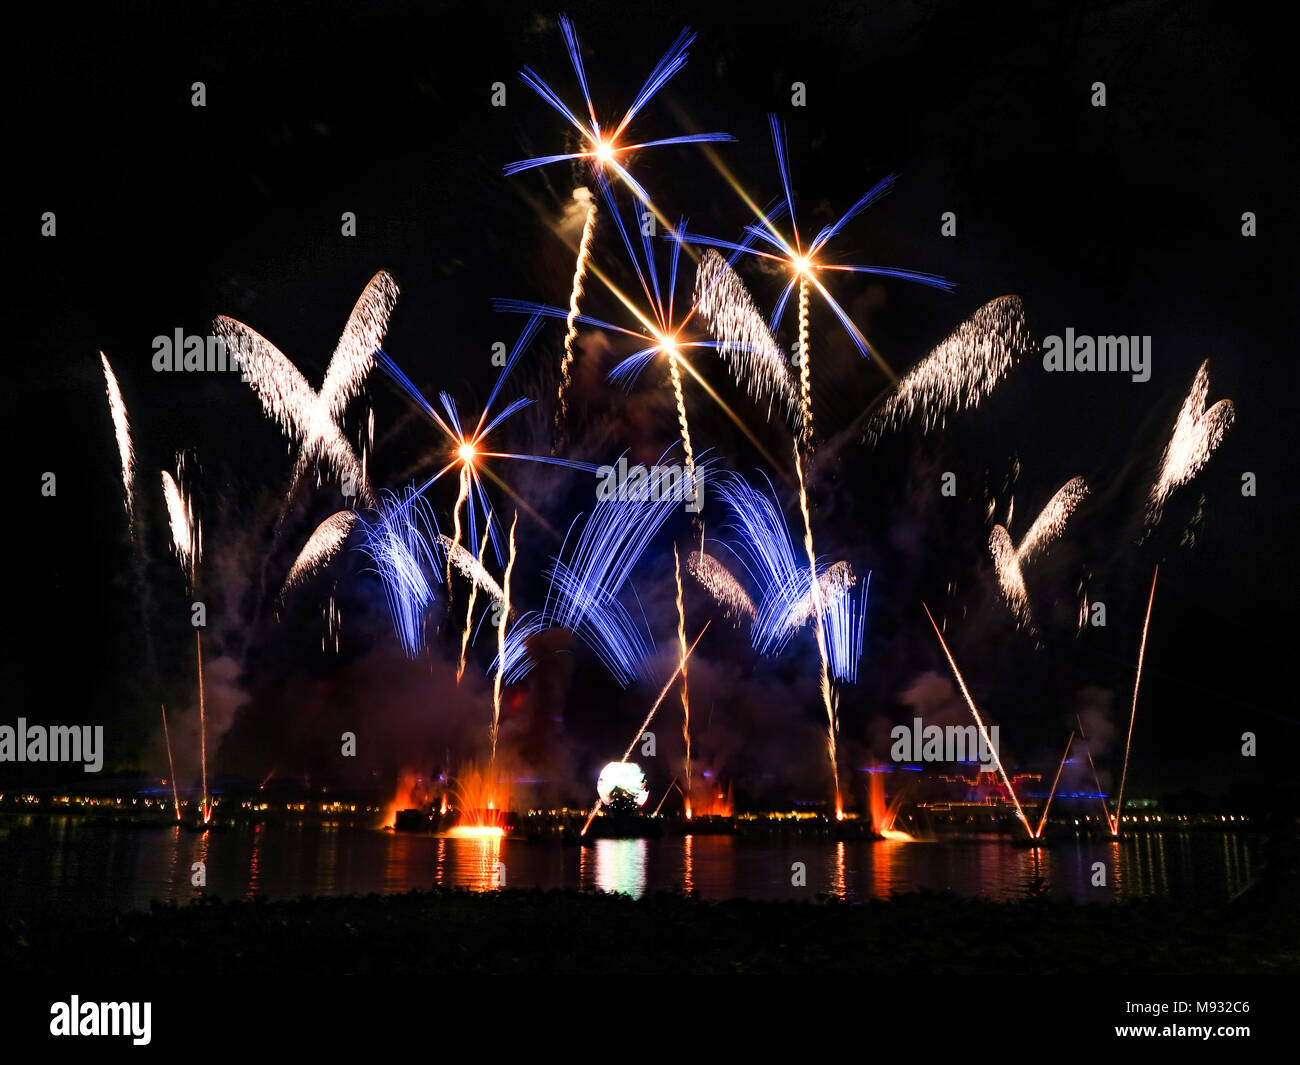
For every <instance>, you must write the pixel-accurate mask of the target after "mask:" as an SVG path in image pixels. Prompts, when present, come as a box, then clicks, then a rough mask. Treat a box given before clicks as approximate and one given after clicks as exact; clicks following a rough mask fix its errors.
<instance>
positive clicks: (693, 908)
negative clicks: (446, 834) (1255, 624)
mask: <svg viewBox="0 0 1300 1065" xmlns="http://www.w3.org/2000/svg"><path fill="white" fill-rule="evenodd" d="M1289 886H1290V885H1288V889H1287V890H1280V891H1279V890H1267V891H1263V892H1252V893H1248V895H1246V896H1243V897H1241V898H1239V899H1238V900H1237V901H1235V902H1233V903H1231V904H1228V905H1223V906H1217V907H1203V906H1197V907H1192V906H1187V905H1181V904H1175V903H1169V902H1163V901H1139V902H1128V903H1118V904H1089V905H1078V904H1074V903H1070V902H1062V901H1057V900H1052V899H1048V898H1046V897H1036V896H1031V897H1028V898H1026V899H1024V900H1022V901H1018V902H1010V903H999V902H987V901H982V900H978V899H969V898H959V897H956V896H952V895H943V894H909V895H899V896H895V897H894V898H892V899H890V900H887V901H886V900H881V901H873V902H869V903H865V904H847V903H843V902H839V901H834V900H819V901H817V902H808V903H792V902H754V901H746V900H735V901H728V902H706V901H702V900H700V899H696V898H690V897H685V896H681V895H655V896H650V897H647V898H644V899H640V900H633V899H631V898H627V897H624V896H617V895H600V894H592V893H580V892H574V891H548V892H542V891H504V892H499V893H492V894H472V893H469V892H465V891H432V892H412V893H410V894H407V895H397V896H386V897H381V896H375V895H371V896H368V897H366V898H357V897H352V898H302V899H298V900H292V901H279V902H268V901H253V902H222V901H219V900H215V899H204V900H199V901H196V902H194V903H191V904H188V905H184V906H170V905H167V906H164V905H156V906H155V907H154V908H153V909H152V910H150V911H149V912H143V913H128V914H100V915H89V914H84V913H83V914H80V915H75V916H74V915H69V914H66V913H62V912H57V911H47V912H42V913H38V914H29V915H27V916H25V917H24V918H22V919H14V918H11V919H7V920H6V921H5V922H4V923H3V925H0V971H5V972H8V973H10V974H11V975H19V974H27V975H35V976H39V975H54V974H63V975H67V974H71V973H77V972H93V973H94V974H95V975H97V976H104V977H109V976H113V975H118V974H121V975H142V974H146V973H147V974H151V975H154V976H165V975H173V974H174V975H177V976H187V975H204V976H207V977H213V976H217V975H223V974H226V975H236V974H238V975H265V974H282V975H296V976H301V975H302V974H305V973H311V974H315V975H320V976H326V975H337V974H341V973H356V974H363V975H371V976H384V977H390V978H391V977H393V976H395V975H401V974H417V973H434V972H437V973H443V974H446V973H455V972H461V973H559V974H580V975H591V974H593V973H630V972H639V973H670V972H671V973H866V974H869V973H879V974H894V973H941V974H953V975H959V974H981V973H1073V974H1077V973H1281V972H1291V973H1295V972H1300V912H1298V911H1300V907H1297V905H1296V903H1297V899H1296V897H1295V896H1294V895H1293V894H1292V893H1291V892H1290V890H1289Z"/></svg>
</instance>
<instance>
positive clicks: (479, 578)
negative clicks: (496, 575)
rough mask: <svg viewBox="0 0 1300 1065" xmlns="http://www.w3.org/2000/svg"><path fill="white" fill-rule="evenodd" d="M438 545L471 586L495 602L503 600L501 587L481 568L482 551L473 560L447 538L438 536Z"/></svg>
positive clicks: (464, 550)
mask: <svg viewBox="0 0 1300 1065" xmlns="http://www.w3.org/2000/svg"><path fill="white" fill-rule="evenodd" d="M438 543H439V544H441V546H442V549H443V551H445V552H446V554H447V561H448V563H449V564H450V565H453V566H455V567H456V569H457V570H459V571H460V574H461V576H463V577H464V578H465V579H466V580H467V581H469V582H470V584H471V586H473V587H476V588H482V589H483V590H484V591H485V592H487V593H488V595H490V596H491V597H492V598H493V599H495V600H497V601H503V600H504V599H505V592H504V591H503V590H502V588H501V585H499V584H498V583H497V582H496V581H495V580H494V579H493V577H492V574H490V573H488V571H487V569H486V568H485V567H484V566H483V562H482V554H483V552H482V550H480V552H479V557H478V558H475V557H474V555H473V554H471V553H470V552H469V551H468V550H467V549H466V548H465V547H463V546H462V545H460V544H457V543H453V542H452V540H451V538H450V537H448V536H442V535H439V537H438Z"/></svg>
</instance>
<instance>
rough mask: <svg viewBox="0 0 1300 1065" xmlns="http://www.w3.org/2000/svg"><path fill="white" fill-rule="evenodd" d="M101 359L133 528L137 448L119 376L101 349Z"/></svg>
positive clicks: (129, 525)
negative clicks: (133, 442)
mask: <svg viewBox="0 0 1300 1065" xmlns="http://www.w3.org/2000/svg"><path fill="white" fill-rule="evenodd" d="M99 361H100V362H101V363H102V364H103V367H104V388H105V390H106V391H107V392H108V412H109V415H110V416H111V417H112V419H113V435H114V436H115V437H116V438H117V454H118V458H119V459H121V463H122V490H123V492H124V500H125V504H126V523H127V527H128V528H131V526H132V524H133V522H134V520H135V448H134V447H133V446H132V444H131V423H130V421H129V420H128V419H127V416H126V403H125V402H124V401H123V399H122V390H121V388H119V387H118V384H117V376H116V375H115V374H114V373H113V368H112V367H111V366H109V364H108V359H107V358H106V357H105V355H104V353H103V352H102V351H101V352H100V353H99Z"/></svg>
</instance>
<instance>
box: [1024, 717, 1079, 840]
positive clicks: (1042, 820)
mask: <svg viewBox="0 0 1300 1065" xmlns="http://www.w3.org/2000/svg"><path fill="white" fill-rule="evenodd" d="M1073 743H1074V729H1071V730H1070V738H1069V739H1068V740H1066V741H1065V753H1064V754H1063V755H1061V764H1060V765H1058V766H1057V767H1056V776H1054V777H1053V778H1052V790H1051V791H1049V792H1048V793H1047V802H1045V803H1044V804H1043V816H1042V817H1040V818H1039V819H1038V828H1037V829H1036V830H1035V831H1034V839H1042V838H1043V826H1044V825H1045V824H1047V814H1048V811H1049V810H1051V808H1052V799H1054V798H1055V797H1056V785H1057V784H1058V783H1060V780H1061V771H1062V770H1063V769H1065V762H1066V759H1067V758H1069V757H1070V745H1071V744H1073Z"/></svg>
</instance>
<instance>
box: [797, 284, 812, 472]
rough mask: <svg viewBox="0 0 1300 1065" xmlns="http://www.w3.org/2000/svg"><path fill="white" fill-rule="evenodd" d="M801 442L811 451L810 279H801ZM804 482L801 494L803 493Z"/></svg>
mask: <svg viewBox="0 0 1300 1065" xmlns="http://www.w3.org/2000/svg"><path fill="white" fill-rule="evenodd" d="M799 410H800V413H801V415H802V417H801V420H800V423H799V442H800V443H802V444H803V446H804V447H805V448H807V449H809V450H811V449H812V439H813V410H812V359H811V357H810V352H809V350H808V278H807V277H803V276H801V277H800V278H799ZM802 484H803V482H802V480H801V481H800V486H801V487H800V489H799V491H800V494H802V493H803V488H802Z"/></svg>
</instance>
